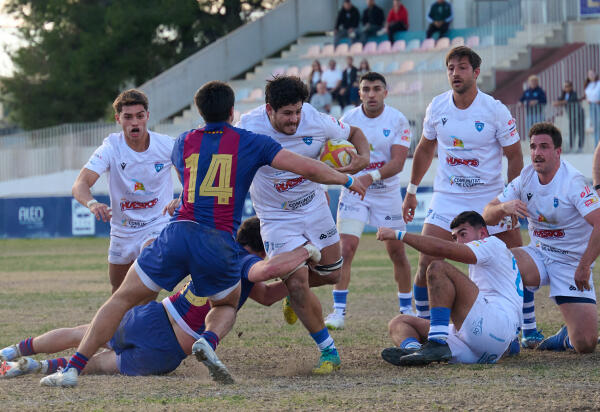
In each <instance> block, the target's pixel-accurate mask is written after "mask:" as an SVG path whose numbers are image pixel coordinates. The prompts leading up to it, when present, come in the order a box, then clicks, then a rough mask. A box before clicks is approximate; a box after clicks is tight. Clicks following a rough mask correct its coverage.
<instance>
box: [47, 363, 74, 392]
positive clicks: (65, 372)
mask: <svg viewBox="0 0 600 412" xmlns="http://www.w3.org/2000/svg"><path fill="white" fill-rule="evenodd" d="M78 378H79V375H78V374H77V369H75V368H73V367H71V368H68V369H63V368H59V369H58V371H56V372H54V373H53V374H52V375H48V376H45V377H43V378H42V379H41V380H40V385H42V386H54V387H63V388H72V387H74V386H77V379H78Z"/></svg>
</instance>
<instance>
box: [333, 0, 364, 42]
mask: <svg viewBox="0 0 600 412" xmlns="http://www.w3.org/2000/svg"><path fill="white" fill-rule="evenodd" d="M359 22H360V13H359V12H358V9H357V8H356V7H354V5H352V1H351V0H344V4H343V5H342V8H341V9H340V11H339V12H338V15H337V20H336V21H335V28H334V29H333V43H334V44H335V45H336V46H337V45H338V44H339V43H340V40H342V39H343V38H344V37H349V38H350V39H352V40H354V39H355V38H356V33H357V31H358V23H359Z"/></svg>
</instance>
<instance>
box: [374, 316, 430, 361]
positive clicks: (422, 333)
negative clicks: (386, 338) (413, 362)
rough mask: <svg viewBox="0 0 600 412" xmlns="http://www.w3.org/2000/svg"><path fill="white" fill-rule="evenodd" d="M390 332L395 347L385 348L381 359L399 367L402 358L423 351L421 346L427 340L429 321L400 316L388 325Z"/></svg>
mask: <svg viewBox="0 0 600 412" xmlns="http://www.w3.org/2000/svg"><path fill="white" fill-rule="evenodd" d="M388 332H389V334H390V337H391V338H392V341H393V342H394V345H395V346H393V347H390V348H385V349H384V350H383V351H382V352H381V357H382V358H383V360H385V361H386V362H389V363H391V364H393V365H398V364H399V361H400V358H401V357H402V356H405V355H409V354H411V353H414V352H416V351H417V350H419V349H421V344H422V343H423V342H424V341H425V340H426V339H427V333H428V332H429V321H428V320H425V319H421V318H418V317H416V316H410V315H398V316H396V317H395V318H393V319H392V320H391V321H390V322H389V323H388Z"/></svg>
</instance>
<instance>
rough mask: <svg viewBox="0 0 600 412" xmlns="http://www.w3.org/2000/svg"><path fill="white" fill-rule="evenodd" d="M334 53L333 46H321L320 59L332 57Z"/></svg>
mask: <svg viewBox="0 0 600 412" xmlns="http://www.w3.org/2000/svg"><path fill="white" fill-rule="evenodd" d="M334 53H335V47H334V46H333V44H326V45H325V46H323V49H322V50H321V55H320V56H321V57H331V56H333V55H334Z"/></svg>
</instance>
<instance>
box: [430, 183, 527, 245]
mask: <svg viewBox="0 0 600 412" xmlns="http://www.w3.org/2000/svg"><path fill="white" fill-rule="evenodd" d="M492 200H493V198H490V197H489V196H484V197H483V198H482V197H479V196H476V195H475V194H471V193H468V194H448V193H439V192H433V196H432V197H431V202H430V203H429V209H427V216H425V222H424V223H429V224H432V225H436V226H439V227H441V228H442V229H444V230H446V231H448V232H451V229H450V223H451V222H452V220H453V219H454V218H455V217H456V216H457V215H458V214H460V213H462V212H464V211H467V210H474V211H476V212H477V213H479V214H482V213H483V208H484V207H485V206H486V205H487V204H488V203H489V202H491V201H492ZM517 227H520V224H519V223H517V225H516V226H513V224H512V220H511V218H510V216H506V217H505V218H504V219H502V220H501V221H500V223H498V224H497V225H495V226H488V227H487V229H488V232H489V234H490V235H494V234H497V233H502V232H507V231H509V230H511V229H515V228H517Z"/></svg>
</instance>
